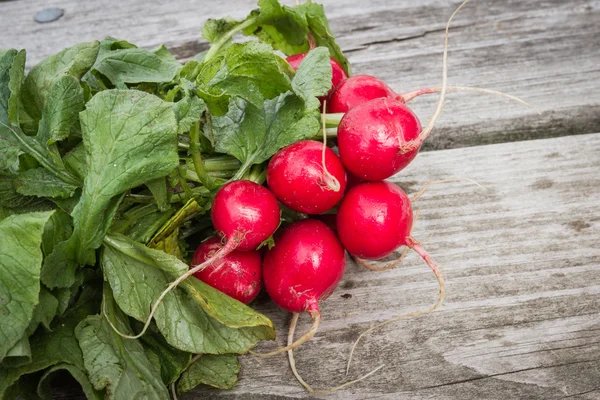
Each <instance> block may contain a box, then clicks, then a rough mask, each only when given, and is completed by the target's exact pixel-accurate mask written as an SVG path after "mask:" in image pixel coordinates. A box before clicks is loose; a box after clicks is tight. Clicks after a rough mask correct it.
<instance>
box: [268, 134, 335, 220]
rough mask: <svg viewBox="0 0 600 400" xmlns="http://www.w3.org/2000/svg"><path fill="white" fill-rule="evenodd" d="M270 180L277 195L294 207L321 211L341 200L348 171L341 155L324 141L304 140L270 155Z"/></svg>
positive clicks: (309, 210) (270, 184) (270, 185)
mask: <svg viewBox="0 0 600 400" xmlns="http://www.w3.org/2000/svg"><path fill="white" fill-rule="evenodd" d="M267 183H268V185H269V189H271V191H272V192H273V193H274V194H275V197H277V199H278V200H279V201H281V202H282V203H283V204H284V205H286V206H287V207H289V208H291V209H292V210H294V211H298V212H301V213H305V214H321V213H323V212H325V211H327V210H329V209H331V208H332V207H333V206H335V205H336V204H337V203H338V202H339V201H340V200H341V199H342V196H343V194H344V191H345V189H346V171H345V170H344V166H343V165H342V162H341V161H340V159H339V158H338V156H337V155H336V154H335V153H334V152H333V151H332V150H331V149H330V148H328V147H326V146H324V145H323V143H320V142H317V141H314V140H301V141H299V142H296V143H293V144H291V145H289V146H287V147H285V148H283V149H281V150H279V152H277V154H275V155H274V156H273V158H271V161H270V162H269V166H268V169H267Z"/></svg>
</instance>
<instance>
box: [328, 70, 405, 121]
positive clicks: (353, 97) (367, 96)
mask: <svg viewBox="0 0 600 400" xmlns="http://www.w3.org/2000/svg"><path fill="white" fill-rule="evenodd" d="M382 97H386V98H390V99H395V100H398V99H399V98H400V95H398V94H396V92H394V91H393V90H392V88H390V87H389V86H388V85H386V84H385V82H383V81H382V80H380V79H377V78H375V77H374V76H370V75H354V76H351V77H350V78H348V79H346V80H344V81H343V82H341V83H340V84H339V85H337V87H336V88H335V90H334V91H333V93H332V94H331V96H330V97H329V103H328V105H327V112H330V113H346V112H348V110H350V109H351V108H353V107H354V106H357V105H359V104H362V103H365V102H367V101H369V100H373V99H379V98H382Z"/></svg>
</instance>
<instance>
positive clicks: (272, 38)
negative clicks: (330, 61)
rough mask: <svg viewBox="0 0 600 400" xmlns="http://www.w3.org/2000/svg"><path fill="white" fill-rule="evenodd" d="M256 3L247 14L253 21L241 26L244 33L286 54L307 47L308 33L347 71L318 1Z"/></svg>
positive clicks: (345, 61) (275, 0) (346, 62)
mask: <svg viewBox="0 0 600 400" xmlns="http://www.w3.org/2000/svg"><path fill="white" fill-rule="evenodd" d="M258 5H259V7H260V8H259V9H258V10H255V11H253V12H252V13H251V14H250V16H249V17H248V20H249V19H253V20H254V21H255V23H254V24H252V25H250V26H248V27H247V28H245V29H244V30H243V33H244V35H252V36H256V37H258V39H260V40H261V41H263V42H266V43H269V44H270V45H272V46H273V48H274V49H276V50H281V51H282V52H283V53H285V54H286V55H288V56H289V55H292V54H298V53H304V52H306V51H308V50H309V43H308V36H309V34H310V35H311V36H312V37H313V39H314V40H315V44H316V45H317V46H324V47H327V48H328V49H329V53H330V55H331V57H333V58H334V59H336V60H337V61H338V62H339V63H340V65H342V67H343V68H344V70H345V71H346V74H348V75H350V63H349V62H348V59H346V57H345V56H344V53H342V50H341V49H340V46H339V45H338V44H337V43H336V41H335V37H334V36H333V33H332V31H331V28H330V27H329V22H328V21H327V17H326V16H325V11H324V9H323V6H322V5H321V4H317V3H313V2H312V1H310V0H309V1H306V2H304V3H303V4H301V5H299V6H297V7H293V8H292V7H288V6H285V5H281V4H280V3H279V1H278V0H259V2H258Z"/></svg>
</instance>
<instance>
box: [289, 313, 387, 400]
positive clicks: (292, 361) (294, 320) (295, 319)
mask: <svg viewBox="0 0 600 400" xmlns="http://www.w3.org/2000/svg"><path fill="white" fill-rule="evenodd" d="M299 315H300V314H298V313H293V315H292V321H291V322H290V330H289V331H288V346H290V345H292V343H293V342H294V332H295V331H296V325H297V323H298V317H299ZM287 353H288V360H289V362H290V368H291V369H292V372H293V373H294V376H295V377H296V379H297V380H298V382H300V384H301V385H302V386H304V388H305V389H306V390H307V391H308V392H309V393H311V394H314V395H326V394H329V393H333V392H336V391H338V390H341V389H344V388H346V387H348V386H350V385H354V384H355V383H357V382H360V381H362V380H364V379H367V378H368V377H370V376H371V375H373V374H374V373H376V372H377V371H379V370H380V369H381V368H383V367H384V366H383V365H380V366H379V367H377V368H375V369H374V370H373V371H371V372H369V373H368V374H366V375H363V376H361V377H360V378H358V379H354V380H352V381H349V382H346V383H343V384H341V385H339V386H336V387H334V388H331V389H326V390H314V389H313V388H312V387H311V386H310V385H309V384H308V383H306V381H305V380H304V379H302V377H301V376H300V374H299V373H298V370H297V369H296V360H295V359H294V350H288V352H287Z"/></svg>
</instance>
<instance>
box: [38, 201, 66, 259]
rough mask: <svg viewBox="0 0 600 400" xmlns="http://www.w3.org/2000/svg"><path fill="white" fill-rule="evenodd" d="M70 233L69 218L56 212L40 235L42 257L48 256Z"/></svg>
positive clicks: (62, 213) (58, 211) (63, 213)
mask: <svg viewBox="0 0 600 400" xmlns="http://www.w3.org/2000/svg"><path fill="white" fill-rule="evenodd" d="M72 232H73V226H72V225H71V216H70V215H69V214H67V213H66V212H64V211H62V210H60V209H58V210H56V211H55V212H54V213H53V214H52V216H51V217H50V219H49V220H48V223H47V224H46V226H45V227H44V234H43V235H42V251H43V252H44V256H46V257H47V256H49V255H50V254H51V253H52V252H53V251H54V246H56V245H57V244H58V243H60V242H62V241H65V240H67V239H68V238H69V237H70V236H71V233H72Z"/></svg>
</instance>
